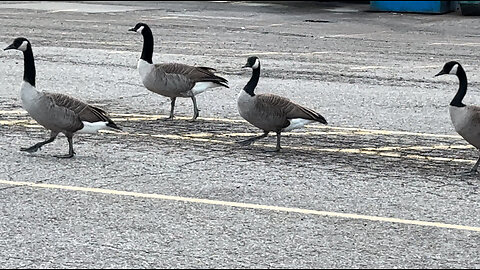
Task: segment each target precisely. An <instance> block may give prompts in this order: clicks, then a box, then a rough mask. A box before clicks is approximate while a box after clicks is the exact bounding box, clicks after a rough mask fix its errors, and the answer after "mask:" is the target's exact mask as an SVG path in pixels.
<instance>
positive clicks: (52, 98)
mask: <svg viewBox="0 0 480 270" xmlns="http://www.w3.org/2000/svg"><path fill="white" fill-rule="evenodd" d="M11 49H15V50H19V51H22V52H23V57H24V72H23V83H22V86H21V90H20V94H21V99H22V106H23V108H24V109H25V110H26V111H27V112H28V113H29V115H30V116H31V117H32V118H33V119H35V121H37V122H38V123H39V124H40V125H42V126H43V127H45V128H46V129H48V130H50V138H49V139H48V140H46V141H43V142H39V143H37V144H35V145H33V146H31V147H28V148H23V147H22V148H21V149H20V150H21V151H26V152H29V153H33V152H36V151H37V150H38V149H40V148H41V147H42V146H43V145H45V144H47V143H51V142H53V141H54V140H55V138H56V137H57V135H58V134H59V133H60V132H61V133H63V134H65V136H66V137H67V140H68V146H69V151H68V154H67V155H60V156H56V157H59V158H71V157H73V156H74V155H75V152H74V151H73V134H74V133H77V132H80V133H95V132H97V131H98V130H100V129H105V128H114V129H120V128H119V127H118V126H117V125H116V124H115V123H114V122H113V121H112V120H111V119H110V118H108V116H107V115H106V113H105V112H104V111H103V110H101V109H99V108H96V107H93V106H90V105H88V104H86V103H84V102H82V101H79V100H77V99H74V98H72V97H69V96H67V95H64V94H56V93H47V92H43V91H39V90H37V89H36V88H35V75H36V74H35V63H34V59H33V51H32V45H31V44H30V42H29V41H28V40H27V39H26V38H22V37H19V38H16V39H15V40H14V41H13V43H12V44H10V45H9V46H8V47H6V48H5V49H4V50H5V51H6V50H11Z"/></svg>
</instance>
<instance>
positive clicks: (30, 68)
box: [23, 44, 35, 86]
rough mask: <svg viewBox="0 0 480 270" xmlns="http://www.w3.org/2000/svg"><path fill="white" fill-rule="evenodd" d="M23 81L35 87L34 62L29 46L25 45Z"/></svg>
mask: <svg viewBox="0 0 480 270" xmlns="http://www.w3.org/2000/svg"><path fill="white" fill-rule="evenodd" d="M23 63H24V69H23V80H24V81H26V82H28V83H29V84H31V85H32V86H35V62H34V60H33V51H32V46H31V45H30V44H28V45H27V49H26V50H25V51H24V52H23Z"/></svg>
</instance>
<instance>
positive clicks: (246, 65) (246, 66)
mask: <svg viewBox="0 0 480 270" xmlns="http://www.w3.org/2000/svg"><path fill="white" fill-rule="evenodd" d="M249 67H251V66H249V65H248V64H245V66H243V67H242V68H249Z"/></svg>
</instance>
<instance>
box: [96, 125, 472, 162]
mask: <svg viewBox="0 0 480 270" xmlns="http://www.w3.org/2000/svg"><path fill="white" fill-rule="evenodd" d="M101 133H112V134H120V135H129V136H150V137H154V138H162V139H173V140H185V141H195V142H209V143H217V144H228V145H234V144H236V142H234V141H223V140H216V139H212V137H204V138H201V136H199V135H197V136H191V135H173V134H146V133H128V132H117V131H113V130H103V131H101ZM255 145H257V146H262V147H268V148H275V147H276V145H273V144H260V143H256V144H255ZM239 147H241V146H239ZM421 147H423V149H424V150H426V149H427V146H421ZM449 147H451V146H449ZM455 147H456V148H462V147H463V145H458V146H455ZM282 148H283V149H290V150H302V151H310V152H327V153H344V154H364V155H374V156H385V157H396V158H408V159H420V160H430V161H443V162H458V163H475V160H468V159H456V158H444V157H432V156H421V155H412V154H405V153H400V152H386V151H385V150H383V151H378V150H376V148H315V147H308V146H282ZM436 148H439V149H442V148H445V147H444V146H443V145H441V146H433V147H431V149H436ZM380 149H381V148H380ZM446 149H448V148H446Z"/></svg>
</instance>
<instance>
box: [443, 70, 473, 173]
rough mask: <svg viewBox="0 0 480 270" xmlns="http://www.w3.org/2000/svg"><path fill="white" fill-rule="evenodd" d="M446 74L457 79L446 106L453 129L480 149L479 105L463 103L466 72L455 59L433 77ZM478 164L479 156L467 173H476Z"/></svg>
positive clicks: (465, 90) (465, 92) (465, 88)
mask: <svg viewBox="0 0 480 270" xmlns="http://www.w3.org/2000/svg"><path fill="white" fill-rule="evenodd" d="M447 74H449V75H455V76H457V78H458V80H459V88H458V90H457V93H456V94H455V96H454V97H453V99H452V101H451V102H450V106H449V108H448V110H449V113H450V119H451V120H452V124H453V126H454V127H455V131H456V132H457V133H458V134H460V136H462V137H463V138H464V139H465V140H466V141H467V142H468V143H470V144H471V145H473V146H475V147H476V148H477V149H480V107H478V106H473V105H465V104H463V98H464V97H465V95H466V94H467V85H468V83H467V74H466V73H465V70H464V69H463V67H462V65H460V63H458V62H457V61H450V62H447V63H446V64H445V65H444V66H443V68H442V70H441V71H440V72H439V73H437V74H436V75H435V77H437V76H440V75H447ZM479 164H480V158H479V159H478V160H477V162H476V163H475V165H474V166H473V168H472V169H471V170H470V171H469V173H476V172H477V168H478V165H479Z"/></svg>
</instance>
